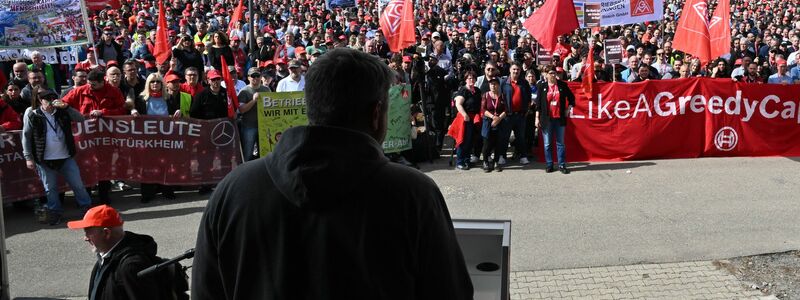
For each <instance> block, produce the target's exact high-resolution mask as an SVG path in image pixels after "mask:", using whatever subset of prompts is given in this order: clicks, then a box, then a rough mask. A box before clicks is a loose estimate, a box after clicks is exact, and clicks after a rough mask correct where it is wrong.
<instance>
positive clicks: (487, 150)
mask: <svg viewBox="0 0 800 300" xmlns="http://www.w3.org/2000/svg"><path fill="white" fill-rule="evenodd" d="M499 136H500V130H499V129H494V130H489V136H488V137H485V138H483V161H485V162H497V161H498V160H499V159H500V157H501V155H503V145H501V144H500V143H498V140H497V139H498V137H499ZM492 153H494V159H491V155H492Z"/></svg>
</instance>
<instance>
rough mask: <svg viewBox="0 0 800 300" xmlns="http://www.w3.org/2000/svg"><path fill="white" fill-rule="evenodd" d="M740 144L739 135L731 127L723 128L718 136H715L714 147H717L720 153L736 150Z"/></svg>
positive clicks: (718, 132)
mask: <svg viewBox="0 0 800 300" xmlns="http://www.w3.org/2000/svg"><path fill="white" fill-rule="evenodd" d="M738 143H739V135H738V134H737V133H736V130H733V128H732V127H730V126H725V127H722V128H721V129H720V130H718V131H717V134H716V135H714V146H716V147H717V149H718V150H719V151H731V150H733V149H734V148H736V145H737V144H738Z"/></svg>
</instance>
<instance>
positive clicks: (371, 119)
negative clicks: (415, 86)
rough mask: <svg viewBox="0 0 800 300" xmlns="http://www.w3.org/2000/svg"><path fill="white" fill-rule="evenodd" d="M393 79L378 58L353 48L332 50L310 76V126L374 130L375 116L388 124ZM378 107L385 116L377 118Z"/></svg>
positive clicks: (323, 56)
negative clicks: (387, 112) (387, 115)
mask: <svg viewBox="0 0 800 300" xmlns="http://www.w3.org/2000/svg"><path fill="white" fill-rule="evenodd" d="M393 80H394V75H393V71H392V70H391V69H389V67H388V66H387V65H386V64H385V63H383V62H382V61H380V60H379V59H378V58H377V57H374V56H372V55H369V54H367V53H364V52H361V51H357V50H353V49H349V48H336V49H334V50H331V51H328V52H327V53H326V54H324V55H322V56H320V57H319V58H318V59H317V60H316V61H314V64H313V65H311V67H310V68H309V69H308V73H307V74H306V86H305V91H306V102H307V104H308V122H309V124H311V125H329V126H339V127H346V128H351V129H356V130H365V129H367V130H370V129H371V130H374V129H375V128H372V127H373V126H372V125H373V124H374V123H375V121H376V118H375V117H379V118H380V119H384V121H385V118H386V116H385V114H386V110H387V105H388V93H389V87H390V86H391V84H392V82H393ZM376 105H380V110H381V113H382V114H383V116H376V115H375V109H376ZM377 121H380V120H377ZM382 126H384V127H385V124H384V125H382ZM384 129H385V128H384Z"/></svg>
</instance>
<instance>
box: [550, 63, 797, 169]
mask: <svg viewBox="0 0 800 300" xmlns="http://www.w3.org/2000/svg"><path fill="white" fill-rule="evenodd" d="M570 88H572V90H573V93H574V94H575V96H576V97H577V98H576V107H575V108H574V109H573V111H572V113H571V116H570V119H569V122H568V124H567V130H566V132H567V134H566V141H565V142H566V146H567V161H622V160H642V159H660V158H694V157H708V156H726V157H728V156H798V155H800V102H798V101H800V99H798V97H797V95H800V85H797V84H793V85H774V84H746V83H736V82H733V81H731V80H730V79H706V78H688V79H674V80H651V81H646V82H641V83H599V84H597V85H596V86H595V88H596V91H598V93H597V94H595V97H594V99H593V100H591V101H589V100H588V99H587V98H586V97H585V96H584V93H582V92H580V91H581V88H580V83H575V84H570ZM539 145H543V143H540V144H539ZM540 148H543V147H540ZM540 151H542V150H541V149H540Z"/></svg>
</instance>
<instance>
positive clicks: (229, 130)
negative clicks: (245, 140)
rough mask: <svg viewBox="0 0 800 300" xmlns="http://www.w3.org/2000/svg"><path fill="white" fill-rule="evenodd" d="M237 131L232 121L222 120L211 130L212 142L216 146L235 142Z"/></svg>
mask: <svg viewBox="0 0 800 300" xmlns="http://www.w3.org/2000/svg"><path fill="white" fill-rule="evenodd" d="M235 133H236V128H234V127H233V123H231V122H230V121H224V122H220V123H219V124H217V125H216V126H214V129H213V130H211V143H212V144H214V146H219V147H221V146H227V145H228V144H230V143H232V142H233V137H234V135H235Z"/></svg>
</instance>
